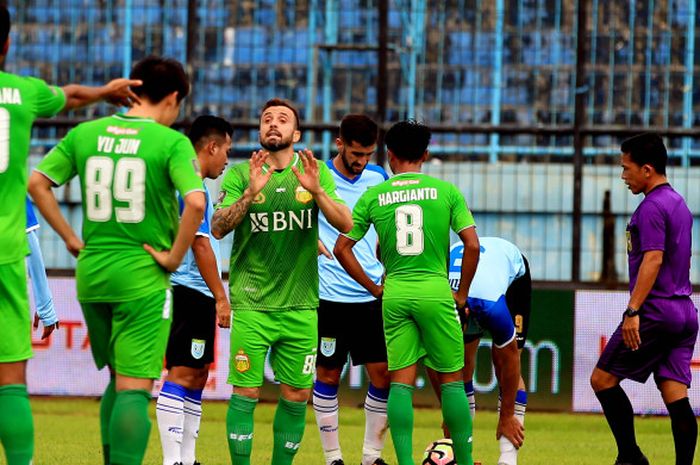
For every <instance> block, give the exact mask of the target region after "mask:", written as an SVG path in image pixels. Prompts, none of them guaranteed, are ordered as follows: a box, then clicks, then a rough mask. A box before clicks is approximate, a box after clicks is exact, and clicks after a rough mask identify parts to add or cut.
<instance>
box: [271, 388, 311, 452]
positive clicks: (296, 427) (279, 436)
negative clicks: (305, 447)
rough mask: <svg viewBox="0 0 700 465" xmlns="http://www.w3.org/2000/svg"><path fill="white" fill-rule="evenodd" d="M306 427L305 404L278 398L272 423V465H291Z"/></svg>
mask: <svg viewBox="0 0 700 465" xmlns="http://www.w3.org/2000/svg"><path fill="white" fill-rule="evenodd" d="M305 427H306V402H292V401H290V400H287V399H284V398H282V397H280V400H279V402H278V403H277V410H276V411H275V420H274V422H273V423H272V432H273V433H274V436H275V440H274V447H273V449H272V465H291V463H292V461H293V460H294V456H295V455H296V453H297V450H299V445H300V444H301V438H302V437H304V428H305Z"/></svg>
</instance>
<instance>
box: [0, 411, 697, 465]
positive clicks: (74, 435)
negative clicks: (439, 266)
mask: <svg viewBox="0 0 700 465" xmlns="http://www.w3.org/2000/svg"><path fill="white" fill-rule="evenodd" d="M32 408H33V410H34V422H35V429H36V453H35V460H34V463H35V464H36V465H67V464H70V465H88V464H90V465H100V464H101V463H102V454H101V446H100V437H99V421H98V410H99V402H98V401H97V400H95V399H61V398H49V397H34V398H32ZM274 408H275V406H274V405H273V404H266V403H261V404H260V405H259V406H258V408H257V409H256V411H255V440H254V445H253V458H252V464H253V465H267V464H269V463H270V456H271V452H272V418H273V416H274ZM203 409H204V411H203V416H202V419H203V421H202V427H201V430H200V437H199V441H198V445H197V452H198V453H197V455H198V460H199V461H201V462H202V464H203V465H223V464H227V463H230V460H229V456H228V448H227V445H226V439H225V438H226V423H225V421H226V409H227V404H226V403H225V402H212V401H209V402H207V401H205V402H204V403H203ZM151 418H152V419H153V427H152V429H151V438H150V443H149V446H148V451H147V453H146V458H145V460H144V464H153V465H160V464H161V453H160V442H159V437H158V430H157V425H156V424H155V402H152V403H151ZM440 419H441V415H440V411H438V410H431V409H416V411H415V431H414V435H413V441H414V457H415V459H416V463H420V462H419V461H420V458H421V454H422V450H423V448H424V447H425V446H426V445H427V444H428V443H429V442H430V441H433V440H435V439H439V438H440V437H441V436H442V434H441V430H440V428H439V426H440ZM340 423H341V424H340V434H341V445H342V447H343V455H344V459H345V463H347V464H348V465H357V464H359V462H360V458H361V454H362V439H363V434H364V411H363V410H362V409H361V408H353V407H347V406H346V407H341V411H340ZM306 425H307V427H306V433H305V435H304V440H303V442H302V445H301V448H300V450H299V453H298V454H297V457H296V459H295V463H296V464H303V465H309V464H313V465H323V464H324V460H323V453H322V451H321V445H320V441H319V435H318V432H317V430H316V425H315V420H314V414H313V411H312V410H311V407H309V409H308V413H307V417H306ZM495 425H496V412H493V411H479V412H478V413H477V416H476V422H475V428H474V457H475V459H477V460H480V461H482V462H483V464H484V465H487V464H490V465H493V464H495V463H496V460H497V459H498V443H497V441H496V440H495ZM525 426H526V432H525V433H526V439H525V446H524V447H523V449H522V451H521V453H520V457H519V463H520V464H521V465H553V464H556V465H605V464H610V465H612V463H613V462H614V459H615V456H614V455H615V447H614V442H613V438H612V436H611V434H610V432H609V431H608V428H607V424H606V422H605V419H604V418H603V416H602V415H583V414H579V415H573V414H552V413H537V412H528V414H527V418H526V421H525ZM636 427H637V438H638V442H639V444H640V445H641V446H642V448H643V450H644V452H645V453H646V454H647V456H648V457H649V460H650V462H651V463H652V464H654V465H672V464H673V463H674V460H673V455H674V453H673V439H672V436H671V428H670V422H669V420H668V418H665V417H652V418H640V417H638V418H637V420H636ZM698 455H700V454H696V458H697V457H698ZM384 456H385V459H386V460H387V462H389V464H390V465H396V457H395V455H394V450H393V446H392V444H391V438H390V437H389V438H388V439H387V446H386V448H385V454H384ZM4 463H5V458H4V455H2V457H0V464H4Z"/></svg>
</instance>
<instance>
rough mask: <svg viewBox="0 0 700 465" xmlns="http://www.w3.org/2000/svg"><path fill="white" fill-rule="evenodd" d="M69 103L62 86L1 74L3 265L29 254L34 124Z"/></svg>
mask: <svg viewBox="0 0 700 465" xmlns="http://www.w3.org/2000/svg"><path fill="white" fill-rule="evenodd" d="M65 104H66V97H65V95H64V94H63V90H61V88H59V87H54V86H49V85H47V84H46V83H45V82H44V81H42V80H41V79H36V78H31V77H20V76H15V75H14V74H9V73H3V72H0V205H2V209H0V231H2V232H1V233H0V238H2V247H0V265H1V264H4V263H10V262H15V261H17V260H21V259H22V258H23V257H24V256H25V255H27V253H29V249H28V247H27V234H26V233H25V230H24V228H25V225H26V222H27V211H26V206H25V201H24V200H25V197H26V195H27V157H28V156H29V142H30V140H31V135H32V124H33V123H34V120H35V119H36V118H41V117H49V116H53V115H55V114H56V113H58V112H59V111H61V109H62V108H63V107H64V105H65Z"/></svg>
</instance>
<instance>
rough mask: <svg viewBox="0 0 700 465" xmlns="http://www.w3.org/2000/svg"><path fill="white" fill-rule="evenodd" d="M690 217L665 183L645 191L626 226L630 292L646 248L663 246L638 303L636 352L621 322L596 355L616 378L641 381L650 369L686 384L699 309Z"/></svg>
mask: <svg viewBox="0 0 700 465" xmlns="http://www.w3.org/2000/svg"><path fill="white" fill-rule="evenodd" d="M692 226H693V216H692V214H691V213H690V210H689V209H688V206H687V205H686V203H685V200H684V199H683V197H681V195H680V194H678V193H677V192H676V191H675V190H673V188H672V187H671V186H670V185H669V184H662V185H660V186H658V187H656V188H655V189H653V190H652V191H651V192H648V193H647V194H646V195H645V197H644V200H643V201H642V203H641V204H639V207H637V210H635V212H634V214H633V215H632V218H631V220H630V222H629V224H628V226H627V253H628V260H629V273H630V292H632V290H633V289H634V286H635V284H636V283H637V276H638V274H639V268H640V267H641V264H642V260H643V258H644V253H645V252H649V251H652V250H661V251H663V262H662V264H661V268H660V269H659V274H658V276H657V277H656V281H655V282H654V286H653V287H652V290H651V292H650V293H649V295H648V296H647V298H646V300H645V301H644V303H643V304H642V306H641V308H640V313H639V314H640V320H639V335H640V338H641V340H642V344H641V346H640V347H639V349H638V350H636V351H631V350H629V349H628V348H627V347H626V346H625V345H624V342H623V339H622V331H621V326H622V324H620V326H618V328H617V329H616V330H615V332H614V333H613V335H612V337H611V338H610V341H609V342H608V345H607V346H606V347H605V350H604V351H603V353H602V354H601V356H600V360H599V361H598V367H599V368H600V369H602V370H604V371H607V372H608V373H612V374H613V375H615V376H618V377H620V378H629V379H632V380H634V381H639V382H645V381H646V380H647V378H649V375H650V374H652V373H653V374H654V378H655V380H656V382H657V383H658V382H660V381H662V380H664V379H670V380H674V381H678V382H681V383H684V384H686V385H687V386H690V381H691V373H690V361H691V358H692V355H693V349H694V347H695V341H696V339H697V334H698V316H697V310H696V309H695V306H694V305H693V303H692V301H691V300H690V294H691V292H692V287H691V285H690V257H691V232H692Z"/></svg>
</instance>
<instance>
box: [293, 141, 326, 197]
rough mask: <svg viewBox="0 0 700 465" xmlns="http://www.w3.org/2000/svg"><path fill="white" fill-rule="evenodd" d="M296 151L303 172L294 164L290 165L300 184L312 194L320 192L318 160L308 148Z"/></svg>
mask: <svg viewBox="0 0 700 465" xmlns="http://www.w3.org/2000/svg"><path fill="white" fill-rule="evenodd" d="M298 153H299V159H300V160H301V165H302V166H303V167H304V172H303V173H302V172H300V171H299V169H298V168H297V167H296V166H292V171H293V172H294V175H295V176H296V177H297V179H298V180H299V184H301V186H302V187H303V188H304V189H306V190H307V191H309V192H311V194H312V195H316V194H318V193H320V192H321V181H320V179H319V169H318V160H316V158H315V157H314V154H313V153H312V152H311V150H309V149H304V150H299V152H298Z"/></svg>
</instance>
